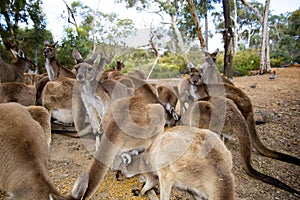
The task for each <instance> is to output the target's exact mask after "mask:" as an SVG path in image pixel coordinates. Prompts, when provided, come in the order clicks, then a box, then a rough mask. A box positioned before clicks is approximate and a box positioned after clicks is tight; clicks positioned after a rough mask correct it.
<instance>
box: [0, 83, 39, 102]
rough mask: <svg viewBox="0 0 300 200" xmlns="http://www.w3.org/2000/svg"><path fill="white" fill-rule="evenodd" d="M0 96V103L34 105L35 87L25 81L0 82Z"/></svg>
mask: <svg viewBox="0 0 300 200" xmlns="http://www.w3.org/2000/svg"><path fill="white" fill-rule="evenodd" d="M0 97H1V98H0V103H8V102H17V103H20V104H22V105H24V106H30V105H35V100H36V89H35V87H34V86H32V85H26V84H25V83H18V82H6V83H0Z"/></svg>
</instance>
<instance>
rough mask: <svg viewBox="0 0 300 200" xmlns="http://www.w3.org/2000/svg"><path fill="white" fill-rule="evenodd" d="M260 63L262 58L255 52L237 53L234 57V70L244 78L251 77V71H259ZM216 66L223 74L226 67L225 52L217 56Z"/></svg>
mask: <svg viewBox="0 0 300 200" xmlns="http://www.w3.org/2000/svg"><path fill="white" fill-rule="evenodd" d="M259 62H260V58H259V55H258V54H257V52H256V51H255V50H253V49H247V50H245V51H237V52H236V53H235V54H234V56H233V70H234V71H236V72H237V73H238V74H241V75H242V76H244V75H249V74H250V71H251V70H257V69H259ZM216 65H217V68H218V70H219V71H220V72H222V71H223V66H224V53H223V52H221V53H219V54H218V55H217V61H216Z"/></svg>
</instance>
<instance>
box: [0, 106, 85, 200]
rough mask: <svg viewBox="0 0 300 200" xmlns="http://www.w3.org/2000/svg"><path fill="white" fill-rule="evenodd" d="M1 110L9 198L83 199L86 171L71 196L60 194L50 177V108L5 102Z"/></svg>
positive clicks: (2, 180)
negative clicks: (48, 109)
mask: <svg viewBox="0 0 300 200" xmlns="http://www.w3.org/2000/svg"><path fill="white" fill-rule="evenodd" d="M43 110H44V111H43ZM0 112H1V115H0V124H1V125H0V126H1V129H0V150H1V153H2V156H1V158H0V188H1V189H2V190H4V191H6V192H7V193H8V195H9V199H15V200H21V199H28V200H36V199H40V200H75V199H77V200H78V199H81V198H82V195H83V194H84V192H85V189H86V187H87V182H88V175H87V174H83V175H82V176H80V177H79V178H78V179H77V181H76V182H75V185H74V188H73V191H72V194H71V195H70V196H64V195H62V194H60V193H59V192H58V190H57V189H56V188H55V185H54V184H53V182H52V179H51V177H50V173H49V171H48V159H49V151H48V144H47V143H48V142H49V135H50V133H49V126H50V121H49V114H47V113H48V111H47V110H46V109H45V108H42V107H40V108H38V107H36V106H34V107H28V108H26V107H24V106H22V105H20V104H17V103H5V104H0ZM40 112H41V113H40ZM43 126H44V127H43Z"/></svg>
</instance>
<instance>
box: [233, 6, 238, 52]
mask: <svg viewBox="0 0 300 200" xmlns="http://www.w3.org/2000/svg"><path fill="white" fill-rule="evenodd" d="M233 6H234V18H233V23H234V24H233V31H234V35H233V36H234V43H233V53H234V52H236V51H237V50H238V36H239V33H238V24H237V7H236V0H233Z"/></svg>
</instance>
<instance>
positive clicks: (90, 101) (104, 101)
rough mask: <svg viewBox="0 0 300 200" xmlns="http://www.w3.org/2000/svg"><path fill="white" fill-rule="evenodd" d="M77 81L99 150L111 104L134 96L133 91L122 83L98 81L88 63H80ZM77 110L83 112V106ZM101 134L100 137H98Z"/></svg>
mask: <svg viewBox="0 0 300 200" xmlns="http://www.w3.org/2000/svg"><path fill="white" fill-rule="evenodd" d="M75 67H76V68H78V71H77V75H76V79H77V82H76V83H77V85H78V88H79V90H80V97H81V101H82V102H83V105H84V108H85V110H86V112H87V115H88V118H89V122H90V124H91V127H92V129H93V133H94V134H96V135H97V136H96V150H97V148H98V145H97V143H98V142H99V139H100V137H101V135H102V132H101V130H100V129H99V127H100V124H101V121H102V118H103V116H104V115H105V113H106V112H107V111H108V109H109V107H110V104H111V103H112V102H113V101H115V100H116V99H119V98H122V97H126V96H130V95H132V90H130V89H128V88H127V87H126V86H125V85H123V84H122V83H120V82H118V81H115V80H112V79H106V80H103V81H98V80H97V78H96V77H97V74H96V70H95V69H94V67H93V66H92V65H90V64H88V63H85V62H83V63H79V64H77V66H75ZM73 108H74V110H75V112H76V113H79V112H78V111H76V110H81V109H82V105H77V106H76V107H73ZM85 131H86V129H84V130H82V132H81V133H80V135H81V136H83V135H84V132H85ZM98 134H99V135H98Z"/></svg>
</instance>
